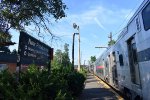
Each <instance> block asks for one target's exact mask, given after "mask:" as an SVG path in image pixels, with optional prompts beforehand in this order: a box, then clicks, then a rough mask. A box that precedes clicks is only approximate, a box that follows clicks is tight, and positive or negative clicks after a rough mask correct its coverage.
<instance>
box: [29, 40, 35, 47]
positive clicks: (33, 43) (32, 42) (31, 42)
mask: <svg viewBox="0 0 150 100" xmlns="http://www.w3.org/2000/svg"><path fill="white" fill-rule="evenodd" d="M28 44H30V45H32V46H35V45H36V43H35V42H34V41H32V40H31V39H30V38H29V40H28Z"/></svg>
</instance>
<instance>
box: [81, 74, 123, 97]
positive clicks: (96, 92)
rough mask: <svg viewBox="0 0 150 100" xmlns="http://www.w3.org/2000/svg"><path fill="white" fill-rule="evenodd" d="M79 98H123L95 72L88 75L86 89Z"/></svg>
mask: <svg viewBox="0 0 150 100" xmlns="http://www.w3.org/2000/svg"><path fill="white" fill-rule="evenodd" d="M79 100H122V99H119V96H118V95H117V94H116V93H115V92H114V91H112V89H111V88H110V87H109V86H108V85H106V84H105V83H104V82H103V81H102V80H100V79H98V78H97V77H96V76H94V75H93V74H90V73H89V74H88V75H87V80H86V85H85V89H84V90H83V92H82V94H81V95H80V97H79Z"/></svg>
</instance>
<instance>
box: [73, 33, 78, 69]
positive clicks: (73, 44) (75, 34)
mask: <svg viewBox="0 0 150 100" xmlns="http://www.w3.org/2000/svg"><path fill="white" fill-rule="evenodd" d="M76 34H77V35H79V33H73V41H72V68H73V69H74V38H75V35H76Z"/></svg>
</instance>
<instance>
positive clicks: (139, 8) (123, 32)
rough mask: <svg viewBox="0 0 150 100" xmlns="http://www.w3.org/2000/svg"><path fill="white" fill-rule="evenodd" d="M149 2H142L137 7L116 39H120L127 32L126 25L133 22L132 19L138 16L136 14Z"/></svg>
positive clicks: (147, 0) (145, 0)
mask: <svg viewBox="0 0 150 100" xmlns="http://www.w3.org/2000/svg"><path fill="white" fill-rule="evenodd" d="M149 1H150V0H144V1H143V2H142V3H141V5H140V6H139V7H138V9H137V10H136V12H135V13H134V14H133V16H132V17H131V18H130V20H129V21H128V23H127V25H126V26H125V27H124V28H123V29H122V31H121V32H120V34H119V36H118V39H117V40H119V39H120V38H122V37H123V36H124V35H125V34H126V33H127V31H128V25H129V24H130V23H131V22H132V21H133V19H134V18H135V17H136V16H137V15H138V13H139V12H140V11H141V10H142V9H143V8H144V7H145V6H146V5H147V4H148V3H149Z"/></svg>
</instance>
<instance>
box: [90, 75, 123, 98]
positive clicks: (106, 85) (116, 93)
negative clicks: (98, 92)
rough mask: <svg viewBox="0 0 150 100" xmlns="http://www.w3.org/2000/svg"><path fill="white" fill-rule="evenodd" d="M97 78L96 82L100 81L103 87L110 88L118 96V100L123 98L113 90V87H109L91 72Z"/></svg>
mask: <svg viewBox="0 0 150 100" xmlns="http://www.w3.org/2000/svg"><path fill="white" fill-rule="evenodd" d="M93 75H94V76H95V78H96V79H97V80H99V82H98V83H101V84H103V85H104V88H107V89H110V90H111V91H112V92H113V93H114V94H115V95H116V96H117V98H118V100H124V99H123V98H122V97H121V96H120V95H119V94H118V93H117V92H115V91H114V90H113V89H111V88H110V86H108V85H107V84H106V83H105V82H103V81H102V80H101V79H100V78H99V77H97V76H96V75H95V74H93Z"/></svg>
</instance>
